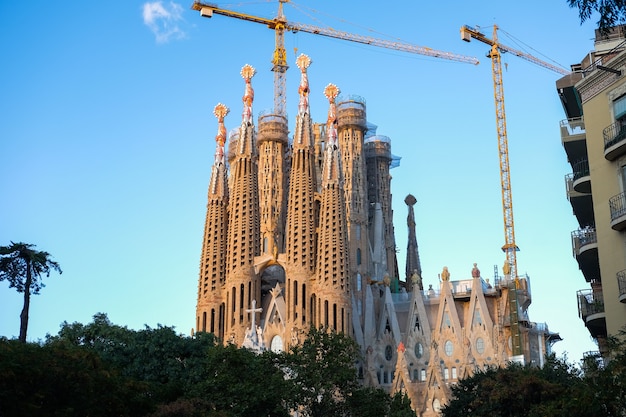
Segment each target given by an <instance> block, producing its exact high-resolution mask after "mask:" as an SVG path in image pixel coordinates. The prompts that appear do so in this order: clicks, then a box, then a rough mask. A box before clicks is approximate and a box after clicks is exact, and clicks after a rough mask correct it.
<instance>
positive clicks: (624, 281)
mask: <svg viewBox="0 0 626 417" xmlns="http://www.w3.org/2000/svg"><path fill="white" fill-rule="evenodd" d="M617 288H618V291H619V296H618V297H619V300H620V302H622V303H626V269H624V270H623V271H619V272H618V273H617Z"/></svg>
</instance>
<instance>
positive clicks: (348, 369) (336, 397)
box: [284, 328, 359, 417]
mask: <svg viewBox="0 0 626 417" xmlns="http://www.w3.org/2000/svg"><path fill="white" fill-rule="evenodd" d="M358 355H359V348H358V345H357V344H356V342H355V341H354V340H352V339H351V338H349V337H346V336H344V335H342V334H336V333H333V332H327V331H326V330H324V329H315V328H311V329H310V330H309V333H308V335H307V338H306V340H305V341H304V343H302V344H301V345H299V346H296V347H294V348H292V350H291V352H290V353H289V354H286V355H285V356H284V358H285V367H286V369H288V372H289V376H290V378H291V379H292V381H293V383H294V385H295V386H296V387H297V389H296V391H295V393H294V395H295V398H294V399H295V401H297V403H298V404H300V406H301V407H303V409H304V412H303V414H304V415H309V416H313V417H315V416H329V415H333V416H342V415H346V413H347V405H348V402H347V400H346V399H347V398H349V397H350V396H351V395H352V393H353V392H355V391H356V390H357V389H358V388H359V384H358V381H357V378H356V371H355V366H354V364H355V362H356V360H357V359H358Z"/></svg>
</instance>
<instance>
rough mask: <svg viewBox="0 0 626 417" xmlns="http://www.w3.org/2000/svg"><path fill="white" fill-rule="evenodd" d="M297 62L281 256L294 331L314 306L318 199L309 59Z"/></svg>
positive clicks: (302, 325) (307, 320) (301, 326)
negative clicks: (296, 99) (298, 76)
mask: <svg viewBox="0 0 626 417" xmlns="http://www.w3.org/2000/svg"><path fill="white" fill-rule="evenodd" d="M296 63H297V65H298V67H299V68H300V71H301V79H300V87H299V89H298V91H299V97H300V99H299V105H298V114H297V116H296V130H295V134H294V138H293V145H292V151H291V153H292V156H291V175H290V177H291V181H290V182H289V200H288V204H287V206H288V211H287V225H286V239H285V255H286V273H287V285H286V298H287V304H288V306H289V307H290V308H289V309H288V312H287V314H288V320H289V321H290V323H291V328H292V329H293V330H294V332H296V333H297V332H299V330H300V329H305V328H307V327H308V326H309V324H310V323H311V321H310V320H311V317H312V313H313V308H314V306H312V305H311V306H309V292H310V291H311V290H312V284H313V282H314V278H315V270H316V264H317V256H316V253H317V234H316V228H317V221H316V219H317V218H318V212H319V208H318V207H319V201H317V200H316V192H317V178H316V177H317V176H316V169H315V150H314V137H313V126H312V122H311V115H310V110H309V93H310V91H309V82H308V77H307V68H308V67H309V65H310V64H311V60H310V59H309V57H308V56H306V55H300V56H299V57H298V59H297V62H296Z"/></svg>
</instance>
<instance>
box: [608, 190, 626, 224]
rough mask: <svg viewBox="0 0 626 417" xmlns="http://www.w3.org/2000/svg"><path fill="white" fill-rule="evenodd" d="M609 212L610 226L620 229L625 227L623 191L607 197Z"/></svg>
mask: <svg viewBox="0 0 626 417" xmlns="http://www.w3.org/2000/svg"><path fill="white" fill-rule="evenodd" d="M609 210H610V212H611V228H612V229H613V230H617V231H622V230H624V229H626V196H624V193H620V194H618V195H614V196H613V197H611V198H610V199H609Z"/></svg>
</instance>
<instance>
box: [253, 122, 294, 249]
mask: <svg viewBox="0 0 626 417" xmlns="http://www.w3.org/2000/svg"><path fill="white" fill-rule="evenodd" d="M288 134H289V131H288V128H287V119H286V118H285V116H283V115H280V114H271V113H270V114H264V115H261V116H259V134H258V137H257V143H258V147H259V174H258V175H259V210H260V215H261V219H260V224H261V252H262V253H269V254H271V253H274V247H275V246H276V250H278V251H280V252H282V251H283V246H284V230H285V210H286V206H285V203H286V202H287V199H286V197H285V195H284V194H285V192H286V190H287V187H288V179H289V178H288V173H289V169H288V168H289V167H288V159H287V149H288Z"/></svg>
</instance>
